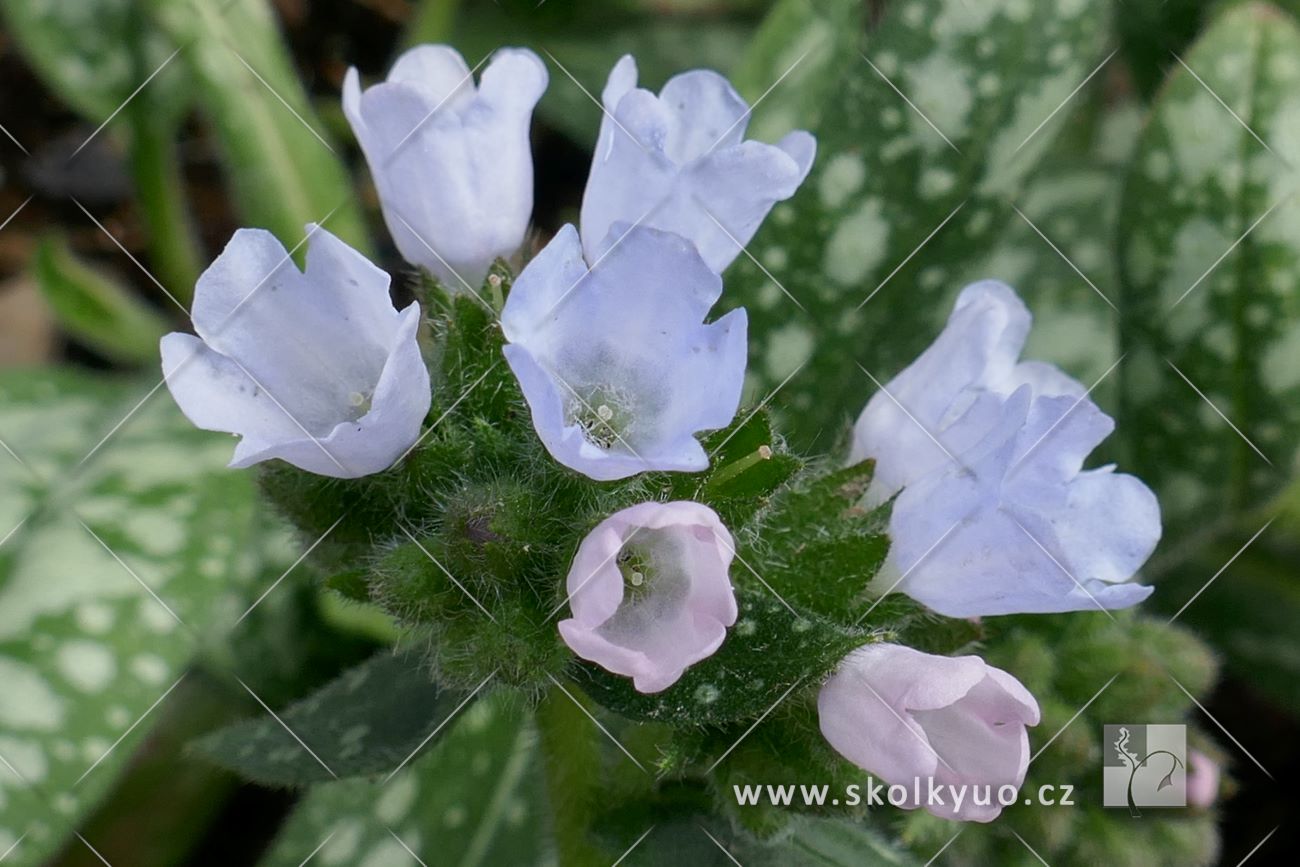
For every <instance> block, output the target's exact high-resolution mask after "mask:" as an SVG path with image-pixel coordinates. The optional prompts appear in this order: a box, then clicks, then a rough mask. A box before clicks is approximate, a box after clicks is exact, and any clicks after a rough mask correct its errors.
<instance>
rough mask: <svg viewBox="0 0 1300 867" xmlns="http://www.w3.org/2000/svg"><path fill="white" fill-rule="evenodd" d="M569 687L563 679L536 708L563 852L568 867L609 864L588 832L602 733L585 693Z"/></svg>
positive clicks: (559, 847) (558, 842)
mask: <svg viewBox="0 0 1300 867" xmlns="http://www.w3.org/2000/svg"><path fill="white" fill-rule="evenodd" d="M565 689H566V687H563V686H561V685H560V684H559V683H558V682H557V683H556V684H555V686H554V687H552V688H551V689H550V690H549V691H548V692H547V693H546V696H545V697H544V698H543V699H542V701H541V704H539V705H538V706H537V714H536V719H537V729H538V732H539V734H540V735H541V747H542V766H543V772H544V773H545V777H546V790H547V794H548V796H549V799H550V805H551V814H552V825H553V829H554V832H555V845H556V849H557V854H558V855H559V862H560V863H561V864H563V865H565V867H588V865H591V867H607V865H608V863H609V859H608V858H607V857H606V856H605V853H603V852H601V851H600V849H598V848H597V847H596V846H595V845H594V844H593V843H592V842H591V839H590V838H589V837H588V835H587V831H588V829H589V828H590V827H591V820H592V817H593V814H594V813H595V807H596V798H597V789H596V783H597V781H598V778H599V773H598V769H599V764H600V754H599V752H598V750H597V748H596V745H597V740H596V738H597V737H598V736H599V735H598V733H597V732H596V731H595V727H594V726H593V725H592V724H591V720H589V719H588V718H587V715H586V714H585V713H583V710H582V708H581V707H579V706H578V704H577V700H580V698H579V695H577V694H576V693H575V691H574V690H573V689H569V690H568V693H567V694H566V693H565Z"/></svg>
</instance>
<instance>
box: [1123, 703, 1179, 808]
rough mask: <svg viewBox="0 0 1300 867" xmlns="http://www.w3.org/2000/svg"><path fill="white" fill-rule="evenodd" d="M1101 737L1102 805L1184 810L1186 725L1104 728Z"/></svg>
mask: <svg viewBox="0 0 1300 867" xmlns="http://www.w3.org/2000/svg"><path fill="white" fill-rule="evenodd" d="M1103 728H1104V732H1103V737H1102V755H1103V761H1102V803H1103V804H1104V805H1105V806H1107V807H1128V810H1129V813H1131V814H1132V815H1133V816H1135V817H1136V816H1141V815H1142V813H1141V811H1140V810H1139V809H1138V808H1139V807H1185V806H1187V726H1182V725H1108V726H1103Z"/></svg>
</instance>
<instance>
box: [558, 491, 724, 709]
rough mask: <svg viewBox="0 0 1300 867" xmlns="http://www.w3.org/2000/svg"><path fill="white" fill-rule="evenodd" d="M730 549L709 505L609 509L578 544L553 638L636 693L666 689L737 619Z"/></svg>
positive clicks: (718, 643) (712, 647)
mask: <svg viewBox="0 0 1300 867" xmlns="http://www.w3.org/2000/svg"><path fill="white" fill-rule="evenodd" d="M734 553H735V543H734V542H733V541H732V538H731V533H729V532H728V531H727V528H726V527H724V526H722V522H721V521H720V520H718V516H717V513H715V512H714V511H713V510H712V509H710V508H709V507H708V506H703V505H701V504H699V503H691V502H676V503H657V502H649V503H640V504H638V505H635V506H632V507H630V508H627V509H623V510H622V511H620V512H616V513H615V514H613V515H611V516H610V517H608V518H606V519H605V520H604V521H601V522H600V523H599V524H597V525H596V528H595V529H594V530H592V531H591V533H589V534H588V535H587V538H585V539H583V540H582V544H581V545H580V546H579V547H578V554H577V556H576V557H574V558H573V566H572V567H570V569H569V578H568V591H569V604H570V606H571V608H572V609H573V617H571V618H569V619H568V620H564V621H561V622H560V624H559V629H560V635H561V636H562V637H563V638H564V643H565V644H567V645H569V648H570V649H571V650H573V652H574V653H576V654H578V656H581V657H582V658H583V659H588V660H591V661H592V662H594V663H596V664H597V665H600V666H601V667H603V668H605V669H608V670H609V671H612V672H614V673H615V674H623V675H627V676H629V677H631V678H632V682H633V684H634V685H635V686H636V688H637V690H638V691H640V692H647V693H649V692H659V691H661V690H664V689H667V688H668V687H670V686H672V685H673V684H674V683H675V682H676V681H677V679H678V678H680V677H681V676H682V673H683V672H685V671H686V669H687V668H688V667H689V666H691V665H693V664H695V663H697V662H699V661H700V660H701V659H704V658H706V657H708V656H710V655H712V654H713V652H714V651H715V650H717V649H718V648H719V647H720V646H721V645H722V641H723V639H724V638H726V636H727V627H728V626H731V625H732V624H733V623H735V622H736V614H737V611H736V596H735V594H734V592H733V591H732V589H731V579H730V577H729V576H728V574H727V573H728V569H729V568H730V566H731V558H732V556H733V555H734Z"/></svg>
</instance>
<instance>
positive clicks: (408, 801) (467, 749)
mask: <svg viewBox="0 0 1300 867" xmlns="http://www.w3.org/2000/svg"><path fill="white" fill-rule="evenodd" d="M535 753H536V734H535V733H534V732H533V730H532V727H531V726H530V725H529V724H528V721H527V713H526V712H525V711H524V709H523V708H522V707H521V706H520V704H519V703H518V702H517V701H513V702H512V701H510V700H509V698H508V697H507V696H504V695H502V696H494V697H492V698H490V699H485V700H483V701H480V702H477V703H475V704H474V705H473V706H472V707H470V708H468V709H467V710H466V711H465V713H464V716H463V717H461V718H459V719H458V720H457V721H456V723H455V724H454V726H453V728H452V730H451V732H450V733H449V734H448V735H447V736H446V737H444V738H442V739H440V741H439V743H438V745H437V746H435V747H434V748H433V749H432V750H430V751H429V753H428V754H426V755H424V756H422V757H420V758H419V759H417V760H416V761H414V762H412V763H411V765H410V766H409V767H407V768H406V769H404V770H403V771H402V772H401V773H399V774H398V775H397V776H395V777H393V779H392V780H391V781H388V782H371V781H368V780H345V781H342V782H338V783H327V784H325V785H321V786H317V787H315V788H313V789H312V790H311V792H310V794H308V795H307V796H306V798H304V799H303V801H302V802H301V804H300V805H299V806H298V808H297V810H296V811H295V812H294V814H293V815H292V816H291V817H290V819H289V821H288V823H287V824H286V825H285V827H284V829H283V830H282V831H281V833H280V836H279V837H278V838H277V839H276V842H275V844H274V846H273V847H272V850H271V852H270V854H268V855H267V856H266V858H265V860H264V861H263V862H262V865H261V867H299V865H301V864H302V863H303V860H304V859H306V858H308V857H309V856H312V854H313V853H315V855H314V857H312V860H311V863H312V864H313V865H315V864H319V865H321V867H397V865H403V867H405V865H408V864H412V863H414V859H412V858H411V856H410V853H414V854H415V855H416V856H417V857H419V858H420V859H422V860H423V861H424V862H425V863H427V864H430V865H434V864H436V865H439V867H483V865H497V864H509V865H512V867H513V865H517V867H531V865H538V867H541V865H543V864H547V863H550V862H548V861H547V860H546V855H545V852H546V848H545V845H544V842H543V840H544V831H543V830H542V829H543V827H544V823H545V817H544V813H543V812H541V811H542V805H541V800H540V779H539V777H538V771H537V764H536V758H535ZM408 849H409V851H408Z"/></svg>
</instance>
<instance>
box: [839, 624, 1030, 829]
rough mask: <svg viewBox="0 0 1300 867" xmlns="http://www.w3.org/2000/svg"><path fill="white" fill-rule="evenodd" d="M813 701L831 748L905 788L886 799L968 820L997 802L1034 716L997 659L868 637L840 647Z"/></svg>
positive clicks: (987, 816) (1017, 771)
mask: <svg viewBox="0 0 1300 867" xmlns="http://www.w3.org/2000/svg"><path fill="white" fill-rule="evenodd" d="M817 711H818V715H819V717H820V722H821V730H822V734H823V735H825V737H826V740H827V741H829V742H830V745H831V746H832V747H834V748H835V750H836V751H837V752H838V753H840V755H842V756H844V757H845V758H846V759H848V760H849V761H851V762H853V763H854V764H855V765H857V766H859V767H860V768H862V769H863V770H865V771H867V772H869V773H871V774H874V775H875V776H876V777H878V778H879V779H880V780H883V781H884V782H886V783H888V784H890V785H898V786H902V787H904V788H906V790H907V796H906V798H904V799H902V800H901V802H895V801H894V800H893V799H892V798H891V803H897V805H898V806H901V807H903V808H904V809H909V810H914V809H916V808H917V807H924V808H925V809H926V810H928V811H929V812H931V813H933V814H934V815H936V816H939V817H941V818H945V819H960V820H962V821H976V822H989V821H992V820H993V819H995V818H997V816H998V814H999V813H1000V812H1002V806H1001V804H1000V803H999V792H998V790H999V788H1000V787H1002V786H1014V787H1015V788H1017V789H1018V788H1019V787H1020V784H1021V783H1022V782H1024V779H1025V768H1026V767H1028V764H1029V736H1028V735H1027V734H1026V732H1025V726H1027V725H1037V724H1038V702H1036V701H1035V700H1034V697H1033V696H1032V695H1030V694H1029V691H1028V690H1026V689H1025V688H1024V686H1022V685H1021V683H1020V681H1018V680H1016V679H1015V678H1014V677H1012V676H1011V675H1009V674H1007V673H1006V672H1005V671H1003V670H1002V669H1000V668H994V667H992V666H990V665H988V664H986V663H985V662H984V660H982V659H980V658H979V657H978V656H958V657H948V656H932V655H930V654H928V653H921V652H920V651H917V650H913V649H912V648H910V647H903V646H901V645H897V644H869V645H866V646H865V647H860V648H858V649H857V650H855V651H854V652H853V653H850V654H849V655H848V656H847V657H845V659H844V661H843V662H842V663H840V667H839V669H838V670H837V671H836V672H835V674H834V675H832V676H831V678H830V680H828V681H827V682H826V684H825V685H824V686H823V687H822V690H821V694H820V695H819V696H818V698H817ZM932 790H936V791H938V794H939V797H940V801H939V802H936V801H935V799H934V798H933V797H932V795H931V792H932ZM918 795H919V798H918Z"/></svg>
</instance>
